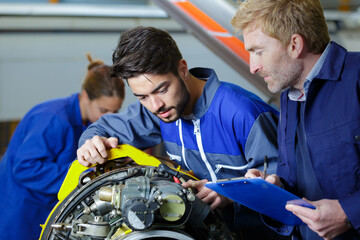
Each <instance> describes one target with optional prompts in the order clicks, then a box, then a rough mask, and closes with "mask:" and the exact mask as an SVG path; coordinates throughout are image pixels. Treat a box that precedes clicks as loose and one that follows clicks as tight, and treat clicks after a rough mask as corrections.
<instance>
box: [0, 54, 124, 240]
mask: <svg viewBox="0 0 360 240" xmlns="http://www.w3.org/2000/svg"><path fill="white" fill-rule="evenodd" d="M88 58H89V60H90V64H89V66H88V72H87V75H86V77H85V80H84V82H83V85H82V90H81V93H75V94H73V95H71V96H68V97H64V98H58V99H53V100H49V101H46V102H43V103H41V104H38V105H37V106H35V107H33V108H32V109H31V110H30V111H29V112H28V113H27V114H26V115H25V116H24V118H23V119H22V120H21V121H20V123H19V125H18V126H17V128H16V130H15V132H14V134H13V136H12V139H11V141H10V143H9V146H8V148H7V151H6V152H5V155H4V157H3V158H2V160H1V162H0V183H1V184H0V192H1V198H0V206H1V208H0V239H4V240H5V239H9V240H10V239H11V240H17V239H18V240H24V239H26V240H32V239H38V238H39V236H40V232H41V227H40V224H43V223H44V222H45V220H46V218H47V216H48V214H49V213H50V211H51V209H52V208H53V207H54V205H55V204H56V203H57V201H58V200H57V193H58V191H59V189H60V186H61V183H62V182H63V180H64V178H65V175H66V172H67V170H68V167H69V165H70V163H71V162H72V161H73V160H74V159H75V158H76V150H77V143H78V140H79V138H80V135H81V133H82V132H83V131H84V130H85V129H86V127H87V126H88V125H90V123H92V122H95V121H96V120H97V119H98V118H99V117H100V116H102V115H104V114H106V113H114V112H117V111H118V110H119V109H120V107H121V105H122V103H123V100H124V95H125V93H124V82H123V81H122V79H121V78H119V77H109V73H110V67H109V66H107V65H105V64H104V63H103V62H102V61H100V60H97V61H92V59H91V57H90V56H88Z"/></svg>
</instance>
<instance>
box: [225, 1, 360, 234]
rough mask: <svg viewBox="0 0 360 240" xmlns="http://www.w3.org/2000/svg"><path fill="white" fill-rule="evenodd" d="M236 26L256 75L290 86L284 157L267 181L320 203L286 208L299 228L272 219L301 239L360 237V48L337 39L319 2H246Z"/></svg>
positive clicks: (282, 125) (284, 101)
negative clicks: (343, 44)
mask: <svg viewBox="0 0 360 240" xmlns="http://www.w3.org/2000/svg"><path fill="white" fill-rule="evenodd" d="M232 24H233V26H234V27H235V29H237V30H242V32H243V36H244V42H245V47H246V49H247V50H248V51H249V52H250V71H251V73H253V74H256V73H257V74H259V75H260V76H262V77H263V78H264V80H265V82H267V84H268V88H269V90H270V91H272V92H280V91H282V95H281V114H280V116H281V117H280V121H279V125H278V144H279V156H280V160H279V162H278V168H277V175H270V176H268V177H267V178H266V180H267V181H269V182H271V183H274V184H276V185H278V186H282V187H284V188H285V189H287V190H289V191H291V192H293V193H295V194H296V195H298V196H300V197H303V198H305V199H308V201H309V202H310V203H311V204H313V205H314V206H315V207H316V209H315V210H314V209H310V208H306V207H302V206H298V205H294V204H287V205H286V209H287V210H289V211H291V212H292V213H294V214H295V215H296V216H298V217H299V218H300V219H301V220H302V221H303V222H304V223H305V225H302V226H299V227H292V226H280V227H279V226H276V227H275V226H274V225H273V224H269V223H268V222H265V223H267V224H268V225H271V226H270V227H273V229H275V230H277V231H278V232H281V233H282V234H283V235H290V234H292V236H294V237H295V238H300V239H301V238H302V239H320V238H324V239H334V238H336V239H360V234H359V233H360V204H359V202H360V101H359V99H360V64H359V63H360V53H356V52H348V51H347V50H346V49H345V48H343V47H341V46H340V45H338V44H337V43H335V42H332V41H330V37H329V34H328V29H327V25H326V21H325V18H324V14H323V10H322V8H321V5H320V2H319V1H318V0H276V1H274V0H245V1H244V2H243V3H242V4H240V6H239V9H238V11H237V12H236V14H235V16H234V17H233V19H232ZM258 176H263V173H262V172H261V171H259V170H257V169H250V170H249V171H248V172H247V174H246V177H258Z"/></svg>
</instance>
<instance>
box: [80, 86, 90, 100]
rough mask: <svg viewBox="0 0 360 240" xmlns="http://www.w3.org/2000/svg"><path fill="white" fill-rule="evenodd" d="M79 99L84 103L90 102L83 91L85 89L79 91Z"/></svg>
mask: <svg viewBox="0 0 360 240" xmlns="http://www.w3.org/2000/svg"><path fill="white" fill-rule="evenodd" d="M81 98H82V100H83V101H84V102H86V103H87V102H90V99H89V95H88V94H87V92H86V91H85V89H83V90H81Z"/></svg>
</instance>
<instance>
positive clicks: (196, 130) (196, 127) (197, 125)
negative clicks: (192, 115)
mask: <svg viewBox="0 0 360 240" xmlns="http://www.w3.org/2000/svg"><path fill="white" fill-rule="evenodd" d="M192 122H193V124H194V134H195V136H196V142H197V145H198V148H199V152H200V156H201V159H202V160H203V162H204V163H205V166H206V168H207V169H208V171H209V173H210V176H211V181H212V182H216V180H217V177H216V175H215V172H214V170H213V169H212V167H211V165H210V163H209V162H208V160H207V159H206V156H205V152H204V148H203V145H202V140H201V132H200V119H197V120H192Z"/></svg>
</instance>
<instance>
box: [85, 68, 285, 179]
mask: <svg viewBox="0 0 360 240" xmlns="http://www.w3.org/2000/svg"><path fill="white" fill-rule="evenodd" d="M190 73H191V74H192V75H194V76H195V77H197V78H199V79H204V80H206V84H205V87H204V90H203V93H202V95H201V97H200V98H199V99H198V101H197V102H196V104H195V106H194V109H193V114H191V115H190V116H186V117H184V116H183V117H181V118H180V119H178V120H177V121H175V122H172V123H165V122H163V121H161V120H160V119H159V118H158V117H157V116H155V115H154V114H152V113H151V112H150V111H148V110H147V109H146V108H145V107H143V106H142V105H141V104H140V102H139V101H137V102H135V103H133V104H131V105H129V106H128V108H127V109H126V110H125V111H122V112H120V113H115V114H106V115H104V116H102V117H101V118H100V119H99V120H98V121H96V122H95V123H93V124H92V125H90V126H89V127H88V128H87V130H86V131H85V132H84V133H83V134H82V136H81V138H80V141H79V145H80V146H81V145H82V144H83V143H84V142H85V141H86V140H87V139H90V138H92V137H93V136H95V135H99V136H103V137H117V138H118V139H119V144H120V143H126V144H130V145H132V146H135V147H137V148H140V149H145V148H148V147H152V146H155V145H157V144H159V143H161V142H163V143H164V145H165V148H166V152H167V154H168V155H169V157H170V159H172V160H174V161H176V162H177V163H178V164H180V165H181V167H182V168H183V169H185V170H192V171H193V172H194V174H195V175H196V176H197V177H198V178H200V179H208V180H209V181H216V180H217V179H223V178H232V177H239V176H243V175H244V174H245V173H246V171H247V170H248V169H249V168H254V167H256V168H260V169H261V168H262V166H263V162H264V157H265V155H266V156H267V158H268V160H269V168H268V169H269V173H275V171H276V164H277V163H276V162H277V158H278V150H277V140H276V126H277V115H278V112H277V111H276V110H274V109H273V108H271V107H270V106H269V105H267V104H266V103H264V102H263V101H262V100H261V99H260V98H259V97H257V96H256V95H254V94H252V93H250V92H248V91H246V90H245V89H243V88H241V87H239V86H237V85H235V84H231V83H225V82H220V81H219V79H218V78H217V76H216V73H215V71H214V70H212V69H207V68H194V69H191V70H190Z"/></svg>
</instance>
